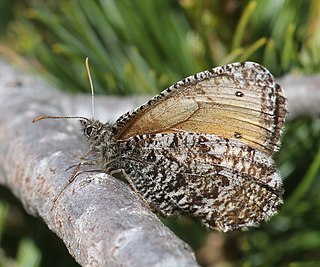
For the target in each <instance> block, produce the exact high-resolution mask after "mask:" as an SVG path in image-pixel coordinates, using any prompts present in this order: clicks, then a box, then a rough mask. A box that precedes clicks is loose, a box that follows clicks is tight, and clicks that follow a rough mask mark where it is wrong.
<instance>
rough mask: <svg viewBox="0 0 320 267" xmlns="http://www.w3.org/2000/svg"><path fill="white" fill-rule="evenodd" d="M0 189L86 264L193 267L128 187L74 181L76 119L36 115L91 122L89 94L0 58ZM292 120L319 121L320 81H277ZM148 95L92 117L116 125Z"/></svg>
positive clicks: (96, 177)
mask: <svg viewBox="0 0 320 267" xmlns="http://www.w3.org/2000/svg"><path fill="white" fill-rule="evenodd" d="M0 73H1V79H0V112H1V119H0V125H1V132H0V170H1V172H2V173H1V174H0V184H2V185H5V186H7V187H9V188H10V189H11V191H12V192H13V193H14V194H15V195H16V196H17V197H18V198H19V199H20V200H21V202H22V203H23V205H24V207H25V208H26V210H27V211H28V212H29V213H31V214H32V215H34V216H40V217H41V218H43V220H44V221H45V222H46V224H47V225H48V227H49V228H50V229H51V230H52V231H54V232H55V233H56V234H57V235H58V236H59V237H61V238H62V240H63V241H64V243H65V244H66V246H67V248H68V249H69V252H70V253H71V254H72V255H73V257H74V258H75V259H76V261H77V262H79V263H80V264H81V265H83V266H120V265H121V266H197V263H196V261H195V259H194V255H193V252H192V251H191V249H190V248H189V246H188V245H186V244H185V243H183V242H182V241H181V240H180V239H178V238H177V237H176V236H175V235H174V234H173V233H172V232H171V231H170V230H169V229H168V228H166V227H165V226H164V225H163V224H162V223H161V222H160V221H159V219H158V218H157V217H156V216H155V215H154V214H153V213H151V212H150V211H149V210H148V209H147V208H146V207H145V206H144V205H143V204H142V203H141V201H140V200H139V198H138V197H136V196H135V194H134V193H133V192H132V190H130V188H129V187H128V186H127V185H126V184H124V183H122V182H121V181H119V180H117V179H114V178H113V177H111V176H108V175H106V174H103V173H95V174H94V173H88V172H87V173H82V174H80V175H79V176H78V178H77V179H76V181H75V182H74V183H73V184H72V185H70V186H69V187H68V188H67V189H66V190H64V191H63V193H62V194H61V196H60V197H59V199H58V200H57V202H56V204H55V206H54V208H53V209H51V208H52V205H53V203H52V201H53V199H54V198H55V196H56V195H57V193H58V192H59V191H60V190H61V188H62V187H63V186H64V185H65V184H66V182H67V181H68V179H69V178H70V177H71V175H72V172H73V169H72V168H71V169H68V168H69V167H70V166H72V165H74V164H77V163H78V162H79V161H78V159H77V157H79V156H81V155H83V153H84V151H86V149H87V148H88V144H87V143H86V141H85V139H84V138H83V137H82V136H81V135H82V134H81V133H80V132H79V131H78V129H79V128H80V126H79V125H78V122H77V121H72V120H57V121H52V120H51V121H48V120H47V121H42V122H40V123H37V124H32V123H31V121H32V119H33V118H35V117H37V116H39V115H80V116H86V117H90V116H91V114H90V108H91V107H90V99H89V96H83V95H76V96H71V95H68V94H63V93H60V92H58V91H56V90H53V89H50V88H47V87H48V86H47V85H46V84H44V83H43V82H42V81H40V80H37V79H35V78H34V77H30V76H27V75H24V74H21V73H19V72H17V71H16V70H14V69H13V68H12V67H10V66H8V65H7V64H6V63H4V62H3V61H0ZM278 82H279V83H280V84H281V85H282V86H283V88H284V90H285V94H286V96H287V98H288V110H289V116H288V118H289V119H293V118H295V117H297V116H300V115H308V116H319V114H320V105H319V103H320V89H319V88H320V86H319V85H320V76H313V77H294V76H292V75H288V76H286V77H285V78H284V79H280V80H279V81H278ZM146 99H147V98H145V97H143V98H132V97H131V98H117V97H109V96H108V97H99V98H97V99H96V114H97V115H96V117H97V118H99V119H101V121H107V120H115V119H116V118H117V117H119V116H120V115H122V114H123V113H125V112H126V111H128V110H130V109H132V108H134V107H136V106H138V105H139V104H141V103H143V102H144V101H145V100H146Z"/></svg>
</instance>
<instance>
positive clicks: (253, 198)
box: [81, 62, 286, 231]
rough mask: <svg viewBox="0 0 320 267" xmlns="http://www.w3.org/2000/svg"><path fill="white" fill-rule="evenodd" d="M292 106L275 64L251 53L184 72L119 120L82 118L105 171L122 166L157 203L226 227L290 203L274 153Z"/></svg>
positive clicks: (254, 221) (168, 211)
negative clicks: (271, 67) (252, 58)
mask: <svg viewBox="0 0 320 267" xmlns="http://www.w3.org/2000/svg"><path fill="white" fill-rule="evenodd" d="M285 113H286V110H285V98H284V96H283V94H282V89H281V87H280V86H279V85H277V84H276V83H275V82H274V80H273V77H272V76H271V74H270V73H269V71H268V70H266V69H265V68H264V67H262V66H260V65H259V64H256V63H252V62H245V63H234V64H229V65H226V66H224V67H218V68H214V69H211V70H208V71H204V72H200V73H198V74H195V75H193V76H190V77H187V78H186V79H184V80H182V81H180V82H178V83H176V84H174V85H173V86H171V87H169V88H167V89H166V90H164V91H163V92H162V93H160V94H159V95H158V96H155V97H154V98H152V99H151V100H149V101H148V102H147V103H146V104H144V105H142V106H141V107H139V108H137V109H136V110H134V111H132V112H129V113H126V114H124V115H123V116H121V117H120V118H119V119H118V120H117V121H116V122H115V123H114V124H110V123H106V124H103V123H101V122H99V121H98V120H94V119H93V120H81V123H82V128H83V131H84V133H85V135H86V136H87V137H88V139H89V141H90V142H91V148H92V152H93V153H94V154H95V156H96V158H97V160H98V161H99V162H100V163H101V168H102V170H103V171H105V172H107V173H110V174H112V173H113V172H114V171H117V170H118V171H119V170H121V171H123V172H124V173H125V175H126V177H127V179H130V185H131V186H133V187H134V189H135V190H136V191H137V192H139V195H140V196H141V197H142V198H143V199H144V200H145V201H146V202H147V203H148V204H149V205H150V207H151V208H153V209H154V210H155V211H156V212H158V213H160V214H161V215H164V216H172V215H178V214H188V215H191V216H193V217H194V218H196V219H198V220H199V221H200V222H201V223H202V224H204V225H206V226H208V227H210V228H218V229H220V230H222V231H229V230H234V229H237V228H242V227H247V226H257V225H258V224H259V222H261V221H263V220H267V219H269V218H270V217H271V216H273V215H274V214H276V213H277V211H278V209H279V207H280V206H281V205H282V203H283V201H282V193H283V189H282V181H281V178H280V175H279V174H278V172H277V170H276V168H275V165H274V162H273V160H272V159H271V156H272V154H273V153H274V152H275V151H276V150H277V149H278V146H279V143H280V136H281V132H282V128H283V124H284V117H285Z"/></svg>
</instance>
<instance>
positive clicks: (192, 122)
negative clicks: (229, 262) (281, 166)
mask: <svg viewBox="0 0 320 267" xmlns="http://www.w3.org/2000/svg"><path fill="white" fill-rule="evenodd" d="M285 113H286V110H285V98H284V96H283V93H282V89H281V87H280V86H279V85H278V84H276V83H275V82H274V80H273V77H272V75H271V74H270V72H269V71H268V70H267V69H266V68H264V67H262V66H261V65H259V64H257V63H253V62H245V63H233V64H229V65H226V66H223V67H217V68H213V69H211V70H207V71H204V72H200V73H197V74H195V75H193V76H189V77H187V78H185V79H184V80H182V81H180V82H177V83H176V84H174V85H172V86H171V87H169V88H167V89H166V90H164V91H163V92H162V93H160V94H159V95H157V96H155V97H154V98H152V99H151V100H149V101H148V102H147V103H146V104H144V105H142V106H141V107H139V108H137V109H135V110H134V111H132V112H129V113H127V114H125V115H123V116H122V117H120V118H119V119H118V120H117V122H116V124H115V126H114V133H115V138H116V139H117V140H125V139H127V138H129V137H131V136H135V135H141V134H155V133H178V132H197V133H205V134H215V135H219V136H223V137H225V138H237V139H239V140H241V141H242V142H244V143H246V144H248V145H249V146H251V147H253V148H255V149H258V150H259V151H262V152H264V153H265V154H266V155H272V154H273V153H274V151H275V150H277V144H278V143H279V140H280V135H281V129H282V127H283V124H284V117H285Z"/></svg>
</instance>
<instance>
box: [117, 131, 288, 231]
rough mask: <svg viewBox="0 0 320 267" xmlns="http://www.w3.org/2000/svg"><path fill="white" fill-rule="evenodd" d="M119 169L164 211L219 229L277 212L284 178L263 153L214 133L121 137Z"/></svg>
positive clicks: (248, 223)
mask: <svg viewBox="0 0 320 267" xmlns="http://www.w3.org/2000/svg"><path fill="white" fill-rule="evenodd" d="M117 149H118V150H119V151H120V158H119V160H118V161H117V162H116V166H115V168H116V169H123V170H124V171H125V172H126V173H127V174H128V177H130V179H131V180H132V182H133V184H134V185H135V187H136V189H137V190H138V191H139V192H140V194H141V195H142V197H143V198H144V199H145V200H146V201H147V202H148V203H149V204H150V206H152V207H153V208H154V209H155V210H156V211H158V212H159V213H161V214H162V215H164V216H171V215H175V214H189V215H191V216H193V217H195V218H196V219H198V220H199V221H201V222H202V223H203V224H204V225H206V226H209V227H211V228H219V229H220V230H222V231H228V230H233V229H237V228H242V227H246V226H256V225H257V224H258V223H259V222H260V221H263V220H267V219H269V218H270V217H271V216H272V215H274V214H275V213H277V210H278V208H279V206H280V205H281V204H282V192H283V189H282V182H281V179H280V177H279V175H278V173H277V171H276V169H275V167H274V164H273V161H272V159H271V158H270V157H267V156H266V155H265V154H264V153H261V152H258V151H256V150H255V149H252V148H250V147H249V146H247V145H245V144H243V143H241V142H239V141H237V140H228V139H223V138H221V137H219V136H215V135H201V134H196V133H195V134H190V133H189V134H188V133H169V134H156V135H141V136H134V137H131V138H129V139H128V140H126V141H119V142H118V143H117Z"/></svg>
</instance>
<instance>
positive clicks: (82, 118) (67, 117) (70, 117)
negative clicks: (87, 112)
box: [32, 116, 88, 123]
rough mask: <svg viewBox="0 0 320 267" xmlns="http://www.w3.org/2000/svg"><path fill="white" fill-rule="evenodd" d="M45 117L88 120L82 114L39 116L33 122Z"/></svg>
mask: <svg viewBox="0 0 320 267" xmlns="http://www.w3.org/2000/svg"><path fill="white" fill-rule="evenodd" d="M45 119H80V120H84V121H88V119H87V118H85V117H81V116H39V117H37V118H35V119H33V120H32V122H33V123H34V122H37V121H41V120H45Z"/></svg>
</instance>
